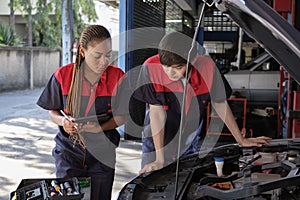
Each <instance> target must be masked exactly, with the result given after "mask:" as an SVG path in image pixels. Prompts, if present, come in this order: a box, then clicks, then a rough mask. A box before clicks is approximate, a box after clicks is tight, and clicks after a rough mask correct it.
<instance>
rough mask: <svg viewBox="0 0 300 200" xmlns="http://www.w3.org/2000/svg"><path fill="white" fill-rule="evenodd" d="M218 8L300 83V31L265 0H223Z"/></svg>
mask: <svg viewBox="0 0 300 200" xmlns="http://www.w3.org/2000/svg"><path fill="white" fill-rule="evenodd" d="M216 7H217V8H218V9H219V10H220V11H222V12H223V13H225V14H227V15H228V17H229V18H231V19H232V20H233V21H235V22H236V23H237V24H238V25H239V26H240V27H241V28H242V29H243V30H244V31H245V32H246V33H247V34H248V35H249V36H250V37H252V38H253V39H255V40H256V41H257V42H258V43H259V44H260V45H261V46H262V47H263V48H265V49H266V51H267V52H269V53H270V55H272V56H273V57H274V58H275V59H276V60H277V61H278V62H279V63H280V64H281V65H282V66H283V67H284V68H285V69H286V70H287V71H288V72H289V73H290V75H291V76H292V77H293V78H294V79H295V80H296V81H297V82H298V83H300V67H299V63H300V32H299V31H298V30H297V29H295V28H294V27H293V26H291V25H290V24H289V23H288V22H287V21H286V20H285V19H284V18H282V17H281V16H280V15H279V14H278V13H277V12H276V11H274V10H273V9H272V8H271V7H270V6H269V5H267V4H266V3H265V2H263V1H262V0H222V1H220V3H216Z"/></svg>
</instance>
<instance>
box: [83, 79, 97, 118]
mask: <svg viewBox="0 0 300 200" xmlns="http://www.w3.org/2000/svg"><path fill="white" fill-rule="evenodd" d="M97 87H98V82H97V83H95V84H94V85H93V87H91V91H90V98H89V102H88V104H87V106H86V109H85V112H84V116H85V117H86V116H87V115H88V114H89V112H90V110H91V108H92V106H93V105H94V103H95V99H96V91H97Z"/></svg>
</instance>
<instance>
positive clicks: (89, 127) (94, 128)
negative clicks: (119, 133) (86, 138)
mask: <svg viewBox="0 0 300 200" xmlns="http://www.w3.org/2000/svg"><path fill="white" fill-rule="evenodd" d="M102 131H103V130H102V128H101V126H100V124H99V123H97V122H87V123H86V124H80V125H79V127H78V133H83V132H89V133H99V132H102Z"/></svg>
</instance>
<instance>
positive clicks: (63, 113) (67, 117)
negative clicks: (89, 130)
mask: <svg viewBox="0 0 300 200" xmlns="http://www.w3.org/2000/svg"><path fill="white" fill-rule="evenodd" d="M60 113H61V114H62V115H63V116H64V117H65V118H66V119H67V120H69V121H71V120H70V118H69V116H68V115H67V114H66V113H65V112H64V111H63V110H60Z"/></svg>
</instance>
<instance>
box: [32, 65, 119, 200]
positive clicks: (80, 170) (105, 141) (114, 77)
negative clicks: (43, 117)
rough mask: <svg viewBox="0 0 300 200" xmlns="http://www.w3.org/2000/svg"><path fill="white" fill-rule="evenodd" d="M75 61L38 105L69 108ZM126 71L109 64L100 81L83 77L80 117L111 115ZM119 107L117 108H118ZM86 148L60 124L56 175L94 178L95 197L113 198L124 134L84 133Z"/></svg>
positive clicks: (60, 71)
mask: <svg viewBox="0 0 300 200" xmlns="http://www.w3.org/2000/svg"><path fill="white" fill-rule="evenodd" d="M73 67H74V64H73V63H72V64H68V65H66V66H63V67H60V68H58V69H57V70H56V71H55V72H54V74H53V75H52V77H51V78H50V80H49V82H48V84H47V85H46V87H45V89H44V91H43V92H42V94H41V96H40V98H39V99H38V101H37V104H38V105H39V106H40V107H42V108H44V109H46V110H64V111H65V112H66V113H67V110H66V100H67V97H68V93H69V89H70V84H71V79H72V73H73ZM123 75H124V73H123V71H122V70H121V69H119V68H117V67H115V66H112V65H109V66H108V67H107V69H106V70H105V71H104V72H103V74H102V75H101V77H99V80H98V81H96V83H94V84H91V83H90V82H89V81H88V80H86V79H85V78H84V77H83V78H82V92H81V96H82V97H81V106H80V116H90V115H95V114H103V113H107V114H111V113H112V112H113V110H112V102H111V101H112V97H113V96H115V94H116V93H117V92H116V90H115V87H116V86H117V84H118V81H119V80H121V78H122V77H123ZM116 109H117V108H116ZM83 136H84V140H85V145H86V148H84V147H82V146H81V145H79V143H75V144H74V143H73V140H72V139H70V138H69V135H68V133H66V132H65V131H64V129H63V127H62V126H58V133H57V135H56V137H55V139H54V140H55V142H56V145H55V147H54V149H53V151H52V155H53V157H54V158H55V165H56V177H57V178H68V177H91V182H92V184H91V191H92V192H91V196H92V197H91V199H111V190H112V185H113V180H114V173H115V170H114V167H115V158H116V152H115V148H116V147H117V146H118V145H119V141H120V135H119V133H118V131H117V130H116V129H113V130H109V131H104V134H103V133H97V134H95V133H84V134H83Z"/></svg>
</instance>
